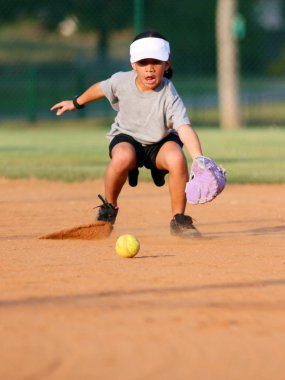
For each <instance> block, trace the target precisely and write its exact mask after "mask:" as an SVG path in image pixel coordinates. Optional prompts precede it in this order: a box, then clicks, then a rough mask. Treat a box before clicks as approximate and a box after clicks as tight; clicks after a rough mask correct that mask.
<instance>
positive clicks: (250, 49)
mask: <svg viewBox="0 0 285 380" xmlns="http://www.w3.org/2000/svg"><path fill="white" fill-rule="evenodd" d="M228 1H232V0H228ZM236 3H237V9H236V11H235V14H234V17H233V19H232V20H231V31H230V33H231V34H232V38H233V40H234V41H235V43H236V45H237V48H238V54H237V57H236V59H237V60H238V76H239V100H240V109H241V114H242V125H243V126H275V125H276V126H281V125H285V0H239V1H236ZM217 6H218V0H217V1H216V0H203V1H197V0H180V1H174V0H151V1H150V0H60V1H59V0H9V1H8V0H0V89H1V91H0V121H1V120H7V119H11V120H29V121H32V122H37V121H39V120H47V119H49V118H54V115H53V114H52V113H51V112H50V111H49V109H50V107H51V106H52V105H53V104H54V103H56V102H58V101H61V100H64V99H71V98H72V97H73V96H74V95H76V94H80V93H81V92H83V91H84V90H85V89H86V88H87V87H89V86H90V85H91V84H93V83H95V82H97V81H100V80H103V79H106V78H107V77H109V76H110V75H112V74H113V73H114V72H117V71H126V70H129V69H130V64H129V45H130V43H131V42H132V39H133V38H134V36H135V35H136V34H137V33H139V32H141V31H142V30H149V29H152V30H158V31H160V32H161V33H163V34H164V35H165V36H166V38H167V39H168V40H169V41H170V44H171V50H172V62H173V64H172V65H173V69H174V77H173V82H174V84H175V86H176V88H177V90H178V92H179V93H180V95H181V96H182V97H183V99H184V101H185V103H186V105H187V107H188V110H189V114H190V118H191V120H192V122H193V124H194V125H199V126H200V125H201V126H203V125H207V126H217V125H219V112H218V99H219V96H218V76H217V51H218V44H219V41H217V33H216V28H217V25H216V14H217ZM112 115H113V111H112V109H111V107H110V106H109V104H108V102H107V101H106V100H101V101H99V102H96V103H93V104H90V105H88V107H86V108H85V109H84V110H82V111H80V112H76V113H70V114H69V115H68V116H66V117H68V118H93V117H110V116H112Z"/></svg>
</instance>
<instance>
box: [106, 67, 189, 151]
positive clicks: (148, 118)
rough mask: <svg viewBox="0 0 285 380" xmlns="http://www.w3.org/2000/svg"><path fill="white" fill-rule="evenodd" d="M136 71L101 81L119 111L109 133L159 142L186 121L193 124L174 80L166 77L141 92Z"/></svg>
mask: <svg viewBox="0 0 285 380" xmlns="http://www.w3.org/2000/svg"><path fill="white" fill-rule="evenodd" d="M136 76H137V74H136V72H135V71H128V72H119V73H116V74H114V75H112V76H111V78H109V79H107V80H105V81H102V82H100V86H101V89H102V91H103V93H104V95H105V96H106V98H107V99H108V100H109V102H110V103H111V105H112V107H113V108H114V110H116V111H117V112H118V113H117V115H116V118H115V120H114V123H113V124H112V127H111V130H110V132H109V133H108V134H107V137H108V138H109V140H112V138H113V137H114V136H116V135H118V134H119V133H125V134H127V135H130V136H132V137H133V138H134V139H135V140H137V141H138V142H140V143H141V144H143V145H149V144H153V143H156V142H158V141H160V140H162V139H163V138H164V137H166V136H167V135H168V134H169V133H171V132H175V133H176V131H177V129H178V128H179V127H180V126H181V125H183V124H190V120H189V117H188V116H187V112H186V108H185V106H184V104H183V102H182V100H181V98H180V96H179V95H178V94H177V92H176V90H175V88H174V86H173V84H172V82H171V81H170V80H168V79H166V78H163V80H162V82H161V84H160V85H159V86H158V87H157V88H156V89H155V90H153V91H145V92H143V91H140V90H139V89H138V88H137V86H136V83H135V80H136Z"/></svg>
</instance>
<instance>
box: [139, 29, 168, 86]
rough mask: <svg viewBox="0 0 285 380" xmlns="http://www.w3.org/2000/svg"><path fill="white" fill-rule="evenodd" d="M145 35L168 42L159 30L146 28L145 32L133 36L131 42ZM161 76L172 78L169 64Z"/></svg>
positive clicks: (145, 36)
mask: <svg viewBox="0 0 285 380" xmlns="http://www.w3.org/2000/svg"><path fill="white" fill-rule="evenodd" d="M147 37H155V38H161V39H162V40H165V41H167V42H168V40H167V39H166V38H165V37H164V36H163V35H162V34H161V33H159V32H156V31H154V30H147V31H145V32H141V33H139V34H138V35H136V36H135V38H134V39H133V42H135V41H137V40H140V39H141V38H147ZM163 76H164V77H165V78H167V79H170V78H172V76H173V69H172V67H171V66H170V67H169V68H168V69H167V70H166V71H165V72H164V74H163Z"/></svg>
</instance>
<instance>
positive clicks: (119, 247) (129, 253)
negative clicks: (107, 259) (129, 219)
mask: <svg viewBox="0 0 285 380" xmlns="http://www.w3.org/2000/svg"><path fill="white" fill-rule="evenodd" d="M139 250H140V242H139V241H138V239H137V238H136V237H135V236H133V235H130V234H125V235H121V236H120V237H118V239H117V241H116V252H117V254H118V255H119V256H121V257H126V258H130V257H134V256H135V255H136V254H137V253H138V251H139Z"/></svg>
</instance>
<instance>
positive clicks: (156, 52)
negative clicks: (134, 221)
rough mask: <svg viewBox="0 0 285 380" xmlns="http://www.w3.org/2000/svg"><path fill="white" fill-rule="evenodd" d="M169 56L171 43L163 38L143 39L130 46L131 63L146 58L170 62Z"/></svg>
mask: <svg viewBox="0 0 285 380" xmlns="http://www.w3.org/2000/svg"><path fill="white" fill-rule="evenodd" d="M169 54H170V46H169V43H168V42H167V41H165V40H163V39H162V38H155V37H146V38H141V39H139V40H136V41H135V42H133V43H132V44H131V46H130V56H131V57H130V61H131V63H134V62H137V61H140V60H141V59H146V58H153V59H158V60H159V61H168V59H169Z"/></svg>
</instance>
